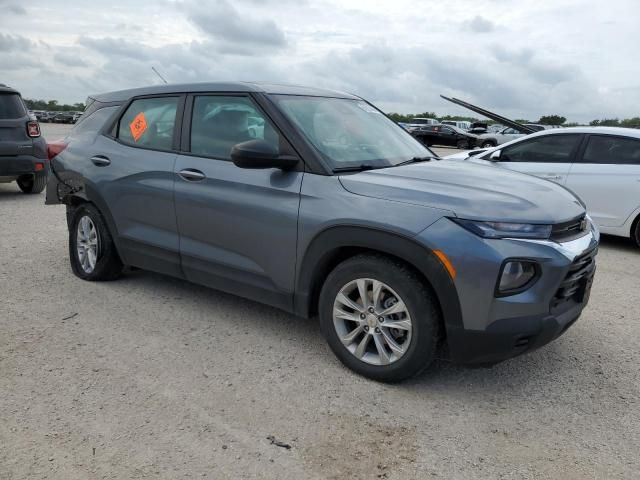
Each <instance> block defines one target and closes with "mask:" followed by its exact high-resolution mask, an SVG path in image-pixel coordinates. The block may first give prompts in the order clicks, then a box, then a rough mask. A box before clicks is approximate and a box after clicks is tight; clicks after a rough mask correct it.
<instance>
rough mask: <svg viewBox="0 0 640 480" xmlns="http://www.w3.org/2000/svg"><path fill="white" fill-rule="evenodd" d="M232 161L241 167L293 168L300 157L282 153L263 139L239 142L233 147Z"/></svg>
mask: <svg viewBox="0 0 640 480" xmlns="http://www.w3.org/2000/svg"><path fill="white" fill-rule="evenodd" d="M231 161H232V162H233V163H234V164H235V166H236V167H240V168H253V169H262V168H279V169H281V170H291V169H292V168H294V167H295V166H296V165H297V164H298V159H297V158H296V157H293V156H290V155H280V152H278V149H277V148H275V147H274V146H273V145H271V144H270V143H269V142H265V141H264V140H262V139H259V140H249V141H248V142H242V143H238V144H237V145H234V147H233V148H232V149H231Z"/></svg>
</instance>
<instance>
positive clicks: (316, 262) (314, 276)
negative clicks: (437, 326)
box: [294, 226, 462, 330]
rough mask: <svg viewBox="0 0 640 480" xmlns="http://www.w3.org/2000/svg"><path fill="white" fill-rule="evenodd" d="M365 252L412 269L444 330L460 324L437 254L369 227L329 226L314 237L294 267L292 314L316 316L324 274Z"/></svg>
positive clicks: (454, 292)
mask: <svg viewBox="0 0 640 480" xmlns="http://www.w3.org/2000/svg"><path fill="white" fill-rule="evenodd" d="M366 252H371V253H377V254H383V255H387V256H389V257H392V258H396V259H398V260H401V261H403V262H404V263H406V264H407V265H409V266H410V267H411V268H413V269H414V270H415V271H416V273H418V275H419V276H420V277H421V278H422V279H423V280H424V281H425V284H426V285H427V286H428V287H429V288H430V289H431V290H432V291H433V292H434V294H435V297H436V299H437V301H438V303H439V307H440V310H441V312H442V316H443V319H444V324H445V327H446V330H449V329H450V328H456V327H461V326H462V313H461V309H460V302H459V300H458V294H457V290H456V288H455V285H454V283H453V280H452V279H451V277H450V276H449V273H448V272H447V270H446V268H445V267H444V266H443V265H442V263H441V262H440V260H439V259H438V258H437V257H436V255H435V254H434V253H433V252H432V251H431V250H429V249H428V248H427V247H425V246H423V245H421V244H419V243H417V242H416V241H415V240H413V239H412V238H410V237H407V236H403V235H401V234H398V233H392V232H388V231H385V230H378V229H375V228H369V227H355V226H336V227H330V228H328V229H326V230H323V231H322V232H320V233H319V234H317V235H316V237H314V239H313V240H312V241H311V242H310V243H309V247H308V248H307V249H306V252H305V254H304V256H303V258H302V260H301V262H300V266H299V268H298V270H297V276H296V291H295V295H294V310H295V313H296V314H298V315H301V316H303V317H312V316H314V315H316V314H317V311H318V298H319V295H320V290H321V288H322V285H323V284H324V280H325V279H326V277H327V275H329V273H330V272H331V271H332V270H333V269H334V268H335V267H336V266H337V265H338V264H339V263H341V262H342V261H344V260H346V259H347V258H350V257H352V256H354V255H357V254H360V253H366Z"/></svg>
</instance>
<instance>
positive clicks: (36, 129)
mask: <svg viewBox="0 0 640 480" xmlns="http://www.w3.org/2000/svg"><path fill="white" fill-rule="evenodd" d="M27 134H28V135H29V136H30V137H31V138H36V137H39V136H40V125H39V124H38V122H33V121H31V122H27Z"/></svg>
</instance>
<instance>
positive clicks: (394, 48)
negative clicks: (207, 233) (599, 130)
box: [0, 0, 640, 122]
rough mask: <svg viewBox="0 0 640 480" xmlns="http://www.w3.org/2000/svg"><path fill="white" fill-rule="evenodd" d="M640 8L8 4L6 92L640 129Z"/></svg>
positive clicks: (528, 2) (521, 0)
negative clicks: (257, 101)
mask: <svg viewBox="0 0 640 480" xmlns="http://www.w3.org/2000/svg"><path fill="white" fill-rule="evenodd" d="M638 25H640V1H639V0H607V1H602V0H599V1H596V0H581V1H580V0H446V1H443V0H437V1H434V0H410V1H406V0H386V1H375V0H362V1H361V0H342V1H338V0H318V1H315V0H233V1H232V0H210V1H209V0H199V1H198V0H154V1H152V0H135V1H133V0H110V1H109V2H106V1H87V0H82V1H78V0H0V83H6V84H8V85H10V86H12V87H14V88H17V89H18V90H20V91H21V92H22V94H23V96H24V97H26V98H38V99H47V100H49V99H57V100H58V101H60V102H61V103H75V102H79V101H84V100H85V99H86V97H87V96H88V95H90V94H92V93H100V92H106V91H111V90H119V89H124V88H130V87H139V86H145V85H151V84H157V83H160V82H161V80H160V79H159V78H158V77H157V76H156V74H155V73H154V72H153V71H152V70H151V67H152V66H153V67H155V68H156V69H158V71H159V72H160V73H161V74H162V75H163V76H164V77H165V78H166V79H167V80H168V81H169V82H170V83H183V82H201V81H216V80H247V81H268V82H282V83H294V84H302V85H308V86H314V87H323V88H331V89H337V90H341V91H347V92H350V93H355V94H357V95H360V96H362V97H364V98H366V99H367V100H369V101H371V102H372V103H374V104H376V105H377V106H379V107H380V108H382V109H383V110H385V111H387V112H400V113H417V112H425V111H434V112H436V113H437V114H439V115H442V114H447V113H449V114H453V115H474V114H473V113H471V112H469V111H468V110H465V109H464V108H462V107H459V106H456V105H453V104H450V103H448V102H446V101H445V100H442V99H441V98H440V94H443V95H446V96H454V97H457V98H460V99H463V100H466V101H469V102H471V103H476V104H478V105H480V106H482V107H484V108H487V109H489V110H493V111H496V112H498V113H500V114H503V115H505V116H509V117H511V118H526V119H529V120H536V119H537V118H539V117H540V116H541V115H547V114H561V115H564V116H565V117H567V118H568V119H569V120H570V121H577V122H586V121H589V120H592V119H595V118H615V117H618V118H627V117H632V116H640V62H638V46H639V45H640V28H638Z"/></svg>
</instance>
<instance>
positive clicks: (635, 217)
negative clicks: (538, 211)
mask: <svg viewBox="0 0 640 480" xmlns="http://www.w3.org/2000/svg"><path fill="white" fill-rule="evenodd" d="M476 152H478V150H471V151H469V152H466V153H464V152H460V153H457V154H455V155H454V156H451V157H444V160H453V161H469V162H474V163H481V164H485V165H488V166H493V167H496V168H508V169H510V170H517V171H518V172H522V173H528V174H531V175H535V176H537V177H541V178H545V179H547V180H551V181H553V182H556V183H559V184H560V185H563V186H565V187H566V188H568V189H569V190H572V191H573V192H574V193H576V194H577V195H578V196H579V197H580V198H581V199H582V200H583V201H584V203H585V204H586V206H587V210H588V212H589V215H590V216H591V218H592V219H593V221H594V222H595V223H596V224H597V225H598V226H599V227H600V230H601V231H602V233H607V234H610V235H618V236H622V237H631V238H632V239H633V240H635V241H636V243H637V244H638V245H639V246H640V130H635V129H631V128H617V127H574V128H562V129H552V130H543V131H541V132H536V133H532V134H530V135H527V136H526V137H523V138H520V139H517V140H514V141H511V142H508V143H505V144H503V145H500V146H499V147H495V148H491V149H488V150H486V151H484V152H481V153H476Z"/></svg>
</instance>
